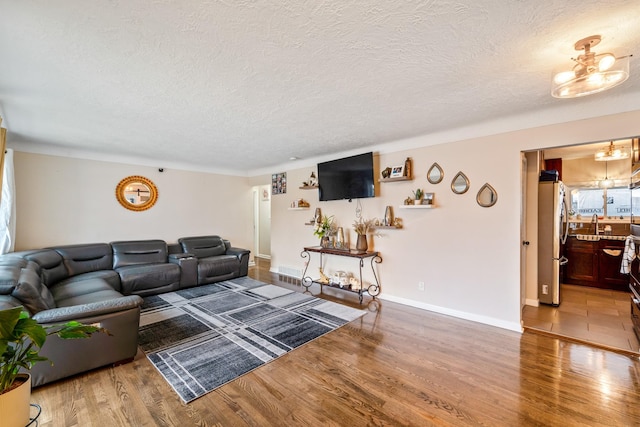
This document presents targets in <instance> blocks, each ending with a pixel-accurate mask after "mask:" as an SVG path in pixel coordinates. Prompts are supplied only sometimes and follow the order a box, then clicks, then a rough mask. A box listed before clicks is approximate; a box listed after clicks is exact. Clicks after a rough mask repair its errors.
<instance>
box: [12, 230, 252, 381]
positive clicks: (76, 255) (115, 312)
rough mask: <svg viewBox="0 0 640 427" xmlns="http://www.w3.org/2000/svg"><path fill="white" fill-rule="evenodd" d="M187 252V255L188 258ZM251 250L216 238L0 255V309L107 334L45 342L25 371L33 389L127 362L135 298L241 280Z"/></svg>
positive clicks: (133, 340) (134, 331)
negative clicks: (41, 358) (38, 356)
mask: <svg viewBox="0 0 640 427" xmlns="http://www.w3.org/2000/svg"><path fill="white" fill-rule="evenodd" d="M190 251H192V252H190ZM249 253H250V252H249V251H248V250H245V249H239V248H233V247H231V244H230V243H229V241H228V240H224V239H222V238H220V237H219V236H198V237H185V238H182V239H179V241H178V243H176V244H172V245H167V243H166V242H165V241H163V240H137V241H121V242H111V243H95V244H79V245H68V246H59V247H52V248H46V249H36V250H30V251H22V252H14V253H9V254H5V255H2V256H0V309H6V308H11V307H16V306H20V305H22V306H24V307H25V309H26V310H27V311H29V313H30V314H31V316H32V317H33V318H34V319H35V320H37V321H38V322H39V323H41V324H43V325H51V324H57V323H61V322H65V321H68V320H77V321H80V322H82V323H87V324H100V325H101V326H102V327H104V328H106V329H107V330H109V332H110V333H111V334H112V336H107V335H105V334H97V335H94V336H93V337H92V338H91V339H87V340H61V339H59V338H58V337H56V336H50V337H49V338H48V339H47V342H46V343H45V345H44V346H43V348H42V350H41V352H40V353H41V354H42V355H43V356H45V357H47V358H49V359H50V360H51V361H53V365H50V364H48V363H46V362H44V363H37V364H36V365H35V366H34V367H33V369H32V370H31V374H32V384H33V385H34V386H38V385H42V384H46V383H48V382H51V381H55V380H58V379H60V378H64V377H67V376H70V375H74V374H77V373H80V372H84V371H87V370H90V369H94V368H97V367H100V366H105V365H109V364H114V363H119V362H124V361H128V360H132V359H133V357H134V356H135V354H136V352H137V349H138V326H139V323H140V305H141V304H142V302H143V300H142V298H141V297H143V296H147V295H154V294H159V293H164V292H170V291H175V290H179V289H182V288H187V287H192V286H197V285H202V284H206V283H214V282H218V281H222V280H228V279H232V278H234V277H240V276H246V275H247V272H248V265H249Z"/></svg>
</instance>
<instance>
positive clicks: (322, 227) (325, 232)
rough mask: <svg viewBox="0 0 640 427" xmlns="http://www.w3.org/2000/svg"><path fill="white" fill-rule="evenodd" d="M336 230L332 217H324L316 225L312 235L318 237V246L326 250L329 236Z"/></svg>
mask: <svg viewBox="0 0 640 427" xmlns="http://www.w3.org/2000/svg"><path fill="white" fill-rule="evenodd" d="M336 230H337V227H336V225H335V224H334V223H333V215H331V216H326V215H324V216H323V217H322V219H321V220H320V222H318V223H316V226H315V227H314V229H313V234H314V235H316V236H318V237H320V246H322V247H324V248H326V247H328V246H329V236H332V235H333V234H335V232H336Z"/></svg>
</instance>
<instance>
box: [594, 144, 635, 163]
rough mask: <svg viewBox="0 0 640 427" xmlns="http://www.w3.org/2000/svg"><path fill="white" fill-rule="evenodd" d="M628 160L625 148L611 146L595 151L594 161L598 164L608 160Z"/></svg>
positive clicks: (627, 152)
mask: <svg viewBox="0 0 640 427" xmlns="http://www.w3.org/2000/svg"><path fill="white" fill-rule="evenodd" d="M628 158H629V151H628V150H627V149H626V148H620V147H616V146H615V145H613V144H611V145H609V146H608V147H607V148H603V149H602V150H598V151H596V154H595V155H594V160H596V161H598V162H608V161H610V160H623V159H628Z"/></svg>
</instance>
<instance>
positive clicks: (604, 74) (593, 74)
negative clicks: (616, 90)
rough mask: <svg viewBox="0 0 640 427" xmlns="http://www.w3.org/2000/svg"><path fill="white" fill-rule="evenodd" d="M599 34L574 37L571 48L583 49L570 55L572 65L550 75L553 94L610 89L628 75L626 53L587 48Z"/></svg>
mask: <svg viewBox="0 0 640 427" xmlns="http://www.w3.org/2000/svg"><path fill="white" fill-rule="evenodd" d="M601 40H602V37H601V36H599V35H595V36H589V37H585V38H584V39H581V40H578V41H577V42H576V43H575V45H574V48H575V50H578V51H580V50H581V51H583V53H582V54H580V55H578V57H577V58H571V60H572V61H574V62H575V65H574V66H573V67H572V68H571V69H569V70H566V71H561V72H559V73H556V74H555V75H554V76H553V80H552V87H551V95H552V96H554V97H555V98H577V97H580V96H586V95H591V94H594V93H598V92H602V91H603V90H607V89H611V88H613V87H615V86H618V85H619V84H621V83H623V82H624V81H626V80H627V79H628V78H629V57H630V56H631V55H628V56H620V57H616V56H615V55H614V54H612V53H601V54H596V53H595V52H592V51H591V48H592V47H594V46H596V45H597V44H599V43H600V41H601Z"/></svg>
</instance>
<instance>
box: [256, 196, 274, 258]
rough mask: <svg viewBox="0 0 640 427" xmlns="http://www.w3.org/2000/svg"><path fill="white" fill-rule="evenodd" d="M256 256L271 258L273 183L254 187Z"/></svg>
mask: <svg viewBox="0 0 640 427" xmlns="http://www.w3.org/2000/svg"><path fill="white" fill-rule="evenodd" d="M253 241H254V247H253V253H254V254H255V255H254V258H263V259H271V185H259V186H255V187H253Z"/></svg>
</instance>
